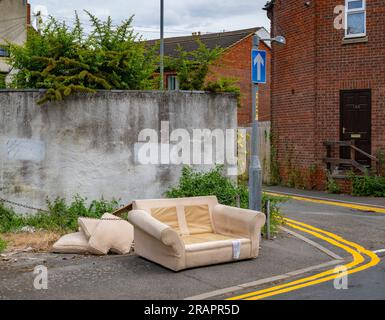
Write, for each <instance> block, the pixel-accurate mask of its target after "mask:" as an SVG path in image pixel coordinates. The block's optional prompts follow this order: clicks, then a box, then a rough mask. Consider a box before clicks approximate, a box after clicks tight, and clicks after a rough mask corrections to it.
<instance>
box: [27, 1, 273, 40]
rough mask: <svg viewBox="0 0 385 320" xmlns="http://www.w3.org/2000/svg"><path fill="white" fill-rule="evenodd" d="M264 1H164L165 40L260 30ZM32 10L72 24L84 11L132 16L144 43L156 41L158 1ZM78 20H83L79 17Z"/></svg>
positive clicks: (60, 4)
mask: <svg viewBox="0 0 385 320" xmlns="http://www.w3.org/2000/svg"><path fill="white" fill-rule="evenodd" d="M266 2H267V0H165V34H166V37H172V36H179V35H186V34H191V33H192V32H197V31H201V32H202V33H204V32H219V31H223V30H226V31H231V30H237V29H244V28H250V27H257V26H264V27H265V28H266V29H268V30H269V20H268V19H267V17H266V12H265V11H264V10H262V8H263V6H264V4H265V3H266ZM30 3H31V6H32V10H34V9H35V8H36V6H39V5H41V6H45V7H46V8H47V10H48V14H50V15H53V16H55V17H58V18H59V19H66V20H68V21H69V22H72V21H73V17H74V11H75V10H77V11H79V12H81V11H82V10H83V9H87V10H89V11H91V12H93V13H94V14H96V15H97V16H98V17H100V18H106V17H107V16H109V15H110V16H111V17H112V18H113V20H114V21H115V22H119V21H121V20H123V19H125V18H127V17H129V16H130V15H132V14H134V15H135V18H134V26H135V29H136V30H137V31H138V32H140V33H141V34H143V36H144V37H145V38H147V39H151V38H159V7H160V5H159V3H160V0H93V1H90V0H60V1H59V0H30ZM81 19H82V20H83V19H85V16H84V15H81Z"/></svg>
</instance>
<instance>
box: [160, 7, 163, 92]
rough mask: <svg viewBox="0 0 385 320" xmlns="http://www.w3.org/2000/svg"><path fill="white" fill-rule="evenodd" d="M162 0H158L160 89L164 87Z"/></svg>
mask: <svg viewBox="0 0 385 320" xmlns="http://www.w3.org/2000/svg"><path fill="white" fill-rule="evenodd" d="M163 60H164V0H160V90H163V87H164V62H163Z"/></svg>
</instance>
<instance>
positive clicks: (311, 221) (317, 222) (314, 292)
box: [218, 199, 385, 300]
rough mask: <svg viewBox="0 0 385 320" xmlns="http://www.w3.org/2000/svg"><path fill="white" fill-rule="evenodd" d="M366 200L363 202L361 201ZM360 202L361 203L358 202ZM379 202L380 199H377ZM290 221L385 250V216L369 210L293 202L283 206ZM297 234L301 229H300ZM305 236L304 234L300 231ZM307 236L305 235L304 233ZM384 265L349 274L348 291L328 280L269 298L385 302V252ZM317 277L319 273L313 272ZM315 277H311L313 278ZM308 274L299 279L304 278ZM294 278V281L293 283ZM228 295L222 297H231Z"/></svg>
mask: <svg viewBox="0 0 385 320" xmlns="http://www.w3.org/2000/svg"><path fill="white" fill-rule="evenodd" d="M361 200H362V199H361ZM357 201H358V200H357ZM377 202H379V200H378V199H377ZM281 208H282V211H283V212H284V213H285V215H286V217H287V218H290V219H293V220H295V221H300V222H303V223H306V224H307V225H311V226H314V227H316V228H319V229H322V230H325V231H328V232H331V233H333V234H335V235H338V236H341V237H343V238H344V239H346V240H348V241H352V242H354V243H356V244H359V245H361V246H363V247H364V248H365V249H368V250H370V251H377V250H381V249H385V214H384V213H375V212H368V211H359V210H354V209H350V208H344V207H339V206H334V205H325V204H318V203H312V202H306V201H298V200H293V199H291V200H289V201H288V202H286V203H285V204H283V205H282V206H281ZM296 231H297V230H296ZM299 233H301V232H299ZM303 234H304V233H303ZM304 235H306V236H307V237H308V238H310V239H311V240H314V241H316V242H317V243H320V244H322V245H323V246H325V247H326V248H328V249H330V250H331V251H333V252H335V253H336V254H339V255H341V256H342V257H344V258H348V256H349V254H348V253H347V252H346V251H344V250H342V249H340V248H337V247H335V246H334V245H331V244H330V243H328V242H325V241H322V240H320V239H317V238H316V237H312V236H311V235H310V236H309V235H308V234H304ZM378 256H379V258H380V262H379V263H378V264H377V265H375V266H373V267H371V268H369V269H366V270H363V271H360V272H357V273H354V274H349V275H348V277H347V288H345V289H335V287H334V285H333V284H334V281H333V280H331V281H327V282H323V283H319V284H315V285H310V286H306V287H303V288H299V289H297V290H293V291H290V292H286V293H285V292H284V293H279V294H277V295H272V296H270V297H266V298H265V299H274V300H296V299H301V300H316V299H326V300H341V299H353V300H366V299H385V261H384V256H385V252H384V253H378ZM312 274H316V272H314V273H312ZM309 275H311V274H307V275H306V276H309ZM302 277H304V275H302V276H300V277H297V278H296V279H295V280H297V279H301V278H302ZM292 280H293V279H290V281H292ZM281 284H285V281H282V282H279V283H275V284H274V286H277V285H281ZM269 287H271V286H269V285H265V286H262V287H261V286H259V287H255V288H253V289H249V290H244V291H243V292H241V293H237V295H236V296H239V295H241V294H247V293H250V292H260V290H264V289H267V288H269ZM230 297H231V295H224V296H221V297H218V298H230Z"/></svg>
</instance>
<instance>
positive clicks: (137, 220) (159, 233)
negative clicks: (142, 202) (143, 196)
mask: <svg viewBox="0 0 385 320" xmlns="http://www.w3.org/2000/svg"><path fill="white" fill-rule="evenodd" d="M128 221H129V222H130V223H131V224H133V225H134V227H136V228H139V229H141V230H142V231H144V232H145V233H147V234H149V235H150V236H152V237H153V238H155V239H157V240H159V241H161V242H162V243H163V244H164V245H166V246H172V247H174V248H175V250H176V251H180V250H181V249H182V248H184V245H183V242H182V239H181V238H180V237H179V235H178V233H177V232H176V231H175V230H173V229H172V228H170V227H169V226H168V225H166V224H164V223H162V222H160V221H159V220H157V219H155V218H153V217H152V216H151V215H150V214H149V213H148V212H147V211H144V210H132V211H130V212H129V214H128Z"/></svg>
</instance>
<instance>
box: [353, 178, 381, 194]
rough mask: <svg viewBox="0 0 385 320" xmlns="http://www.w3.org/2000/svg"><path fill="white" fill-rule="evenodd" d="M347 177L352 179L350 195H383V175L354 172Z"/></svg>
mask: <svg viewBox="0 0 385 320" xmlns="http://www.w3.org/2000/svg"><path fill="white" fill-rule="evenodd" d="M349 177H350V179H351V180H352V195H354V196H374V197H385V177H382V176H376V175H374V176H371V175H369V174H365V175H363V176H358V175H355V174H354V173H351V174H350V175H349Z"/></svg>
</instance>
